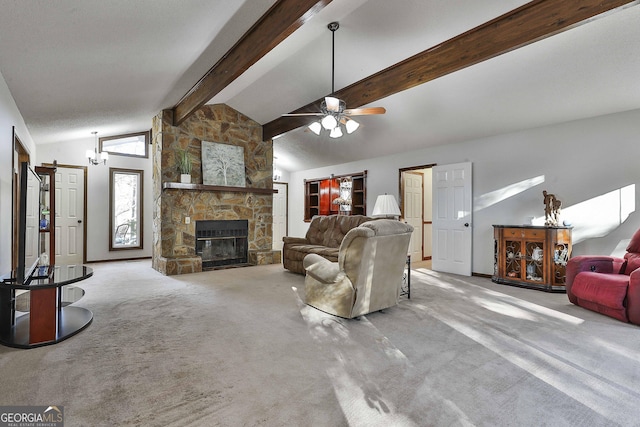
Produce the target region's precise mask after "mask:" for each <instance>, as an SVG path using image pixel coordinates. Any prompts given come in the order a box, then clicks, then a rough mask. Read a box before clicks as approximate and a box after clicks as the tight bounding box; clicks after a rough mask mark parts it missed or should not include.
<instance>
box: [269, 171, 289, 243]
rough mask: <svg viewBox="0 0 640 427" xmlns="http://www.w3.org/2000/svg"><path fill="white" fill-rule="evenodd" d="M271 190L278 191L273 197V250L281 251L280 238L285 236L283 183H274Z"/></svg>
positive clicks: (285, 218) (285, 198)
mask: <svg viewBox="0 0 640 427" xmlns="http://www.w3.org/2000/svg"><path fill="white" fill-rule="evenodd" d="M273 189H274V190H278V192H277V193H275V194H274V195H273V227H272V229H273V243H272V246H273V250H274V251H281V250H282V246H283V242H282V238H283V237H284V236H286V235H287V190H288V186H287V184H285V183H274V184H273Z"/></svg>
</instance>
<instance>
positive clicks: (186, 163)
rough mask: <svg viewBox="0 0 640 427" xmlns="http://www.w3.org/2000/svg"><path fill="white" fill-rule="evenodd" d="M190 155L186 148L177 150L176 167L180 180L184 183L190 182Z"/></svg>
mask: <svg viewBox="0 0 640 427" xmlns="http://www.w3.org/2000/svg"><path fill="white" fill-rule="evenodd" d="M191 168H192V164H191V157H190V156H189V152H188V151H187V150H180V151H179V152H178V169H180V182H181V183H184V184H191Z"/></svg>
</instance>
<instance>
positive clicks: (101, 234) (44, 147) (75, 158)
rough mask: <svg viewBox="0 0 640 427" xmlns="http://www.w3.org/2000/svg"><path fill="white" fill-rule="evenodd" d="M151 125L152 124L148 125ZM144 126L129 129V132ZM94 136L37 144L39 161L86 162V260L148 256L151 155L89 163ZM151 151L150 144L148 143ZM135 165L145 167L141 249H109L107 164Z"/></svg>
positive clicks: (74, 163)
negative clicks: (88, 158) (97, 163)
mask: <svg viewBox="0 0 640 427" xmlns="http://www.w3.org/2000/svg"><path fill="white" fill-rule="evenodd" d="M149 127H151V126H149ZM143 130H144V129H132V130H131V132H138V131H143ZM94 147H95V139H94V137H93V136H92V135H88V137H87V138H86V139H82V140H77V141H72V142H59V143H55V144H41V145H38V162H40V163H53V161H54V160H57V161H58V164H63V165H77V166H87V167H88V168H87V215H88V218H86V219H85V221H86V222H87V262H91V261H102V260H111V259H123V258H141V257H150V256H151V244H152V243H151V242H152V240H153V230H152V225H153V224H152V221H153V220H152V218H153V209H152V199H153V196H152V194H153V193H152V185H153V183H152V168H151V158H147V159H142V158H136V157H126V156H116V155H113V154H110V155H109V161H108V162H107V165H106V166H105V165H103V164H99V165H95V166H93V165H89V162H88V160H87V158H86V157H85V152H86V150H93V149H94ZM149 153H151V147H149ZM110 167H111V168H125V169H138V170H143V171H144V183H143V186H144V196H143V203H144V205H143V209H144V230H143V243H142V246H143V249H135V250H134V249H131V250H119V251H112V252H110V251H109V236H110V231H109V168H110Z"/></svg>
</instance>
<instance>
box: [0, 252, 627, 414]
mask: <svg viewBox="0 0 640 427" xmlns="http://www.w3.org/2000/svg"><path fill="white" fill-rule="evenodd" d="M91 266H92V267H94V269H95V275H94V277H92V278H91V279H89V280H87V281H84V282H82V283H80V284H78V285H79V286H81V287H83V288H84V289H85V290H86V295H85V296H84V297H83V298H82V299H81V300H80V301H78V302H77V303H76V305H79V306H83V307H86V308H88V309H90V310H92V311H93V313H94V315H95V318H94V321H93V323H92V324H91V325H90V326H89V328H88V329H87V330H85V331H83V332H81V333H80V334H78V335H77V336H75V337H72V338H70V339H68V340H66V341H64V342H62V343H60V344H57V345H54V346H46V347H41V348H36V349H31V350H17V349H11V348H7V347H0V372H2V388H1V389H0V405H62V406H64V409H65V421H66V423H65V425H67V426H116V425H118V426H122V425H140V426H302V425H311V426H347V425H350V426H374V425H380V426H455V425H478V426H496V425H504V426H530V425H549V426H573V425H588V426H613V425H621V426H628V425H638V423H639V421H638V420H640V394H639V393H638V391H636V390H638V386H637V385H638V384H640V381H639V380H640V357H639V356H638V354H640V328H639V327H636V326H633V325H628V324H624V323H620V322H618V321H616V320H613V319H609V318H607V317H604V316H600V315H598V314H596V313H592V312H589V311H586V310H584V309H581V308H580V307H575V306H573V305H571V304H570V303H569V302H568V300H567V299H566V295H563V294H548V293H543V292H539V291H533V290H526V289H520V288H515V287H509V286H501V285H496V284H493V283H492V282H490V281H489V280H488V279H482V278H462V277H458V276H450V275H442V274H438V273H434V272H431V271H429V270H426V269H418V270H414V272H413V274H412V285H413V288H412V299H411V300H406V299H402V300H401V303H400V305H399V306H397V307H394V308H391V309H388V310H385V311H384V312H379V313H373V314H370V315H368V316H364V317H362V318H360V320H344V319H338V318H335V317H332V316H329V315H326V314H324V313H321V312H318V311H317V310H315V309H312V308H310V307H308V306H305V305H304V303H303V302H302V301H303V300H304V286H303V283H304V280H303V277H302V276H299V275H295V274H291V273H288V272H286V271H284V270H283V269H282V267H281V266H279V265H274V266H263V267H247V268H239V269H228V270H218V271H212V272H207V273H200V274H193V275H183V276H174V277H165V276H162V275H160V274H158V273H156V272H155V271H154V270H152V269H151V268H150V262H149V261H137V262H117V263H102V264H92V265H91Z"/></svg>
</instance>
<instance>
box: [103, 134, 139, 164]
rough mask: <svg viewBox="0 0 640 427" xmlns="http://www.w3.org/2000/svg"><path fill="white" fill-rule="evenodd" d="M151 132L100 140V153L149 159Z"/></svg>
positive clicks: (107, 137)
mask: <svg viewBox="0 0 640 427" xmlns="http://www.w3.org/2000/svg"><path fill="white" fill-rule="evenodd" d="M150 134H151V131H146V132H136V133H129V134H126V135H114V136H105V137H103V138H100V139H99V141H100V151H106V152H107V153H109V154H115V155H116V156H130V157H144V158H148V157H149V140H150Z"/></svg>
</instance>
